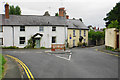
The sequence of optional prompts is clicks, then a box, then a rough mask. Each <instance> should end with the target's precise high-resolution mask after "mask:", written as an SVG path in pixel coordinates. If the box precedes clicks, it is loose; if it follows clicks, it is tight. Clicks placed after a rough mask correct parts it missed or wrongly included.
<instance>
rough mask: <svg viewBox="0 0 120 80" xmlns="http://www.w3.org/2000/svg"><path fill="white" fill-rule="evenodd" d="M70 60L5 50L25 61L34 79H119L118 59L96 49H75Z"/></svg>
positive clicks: (35, 51) (36, 51)
mask: <svg viewBox="0 0 120 80" xmlns="http://www.w3.org/2000/svg"><path fill="white" fill-rule="evenodd" d="M71 51H72V56H71V59H70V60H66V59H62V58H59V57H56V56H55V55H50V54H48V53H45V50H41V49H22V50H3V54H9V55H11V56H14V57H16V58H18V59H20V60H21V61H23V62H24V63H25V64H26V65H27V66H28V68H29V69H30V70H31V72H32V74H33V76H34V78H118V57H116V56H112V55H108V54H105V53H102V52H99V51H96V50H95V48H94V47H93V48H73V49H71Z"/></svg>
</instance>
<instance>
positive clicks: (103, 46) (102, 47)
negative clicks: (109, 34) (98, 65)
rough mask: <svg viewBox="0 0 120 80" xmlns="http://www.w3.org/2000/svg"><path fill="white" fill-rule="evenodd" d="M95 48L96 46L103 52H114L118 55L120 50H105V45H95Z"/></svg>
mask: <svg viewBox="0 0 120 80" xmlns="http://www.w3.org/2000/svg"><path fill="white" fill-rule="evenodd" d="M95 48H96V49H97V50H98V51H102V52H105V53H110V54H115V55H119V53H120V52H117V51H110V50H106V49H105V45H102V46H96V47H95Z"/></svg>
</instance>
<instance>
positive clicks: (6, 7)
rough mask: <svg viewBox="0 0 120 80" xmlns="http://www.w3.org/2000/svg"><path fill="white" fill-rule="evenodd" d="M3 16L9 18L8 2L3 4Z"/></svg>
mask: <svg viewBox="0 0 120 80" xmlns="http://www.w3.org/2000/svg"><path fill="white" fill-rule="evenodd" d="M5 18H6V19H9V4H8V3H6V4H5Z"/></svg>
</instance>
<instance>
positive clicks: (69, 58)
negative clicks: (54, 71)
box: [54, 52, 72, 61]
mask: <svg viewBox="0 0 120 80" xmlns="http://www.w3.org/2000/svg"><path fill="white" fill-rule="evenodd" d="M54 56H56V57H58V58H61V59H65V60H68V61H70V60H71V57H72V52H70V55H69V57H68V58H66V57H62V56H58V55H54Z"/></svg>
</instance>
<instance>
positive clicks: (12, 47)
mask: <svg viewBox="0 0 120 80" xmlns="http://www.w3.org/2000/svg"><path fill="white" fill-rule="evenodd" d="M18 48H19V47H16V46H9V47H5V46H4V47H2V49H18Z"/></svg>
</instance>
